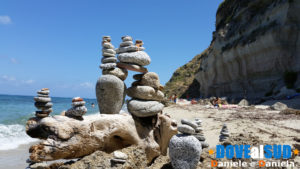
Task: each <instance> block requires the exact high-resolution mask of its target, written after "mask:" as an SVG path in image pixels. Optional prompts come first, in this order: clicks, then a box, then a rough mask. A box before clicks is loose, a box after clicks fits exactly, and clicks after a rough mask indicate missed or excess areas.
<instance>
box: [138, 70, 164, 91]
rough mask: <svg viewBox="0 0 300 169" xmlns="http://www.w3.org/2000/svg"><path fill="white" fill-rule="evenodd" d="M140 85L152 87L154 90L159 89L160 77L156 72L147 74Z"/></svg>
mask: <svg viewBox="0 0 300 169" xmlns="http://www.w3.org/2000/svg"><path fill="white" fill-rule="evenodd" d="M139 84H140V85H142V86H151V87H153V88H154V89H159V87H160V81H159V77H158V75H157V74H156V73H155V72H148V73H145V74H144V75H143V77H142V79H141V81H140V83H139Z"/></svg>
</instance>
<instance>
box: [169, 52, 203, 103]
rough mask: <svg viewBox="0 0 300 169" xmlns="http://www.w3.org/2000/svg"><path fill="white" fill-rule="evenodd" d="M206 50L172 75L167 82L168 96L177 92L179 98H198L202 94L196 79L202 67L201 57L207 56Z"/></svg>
mask: <svg viewBox="0 0 300 169" xmlns="http://www.w3.org/2000/svg"><path fill="white" fill-rule="evenodd" d="M207 51H208V50H205V51H204V52H202V53H201V54H199V55H196V56H195V57H194V58H193V59H192V60H191V61H190V62H188V63H187V64H185V65H183V66H181V67H180V68H178V69H177V70H176V71H175V72H174V73H173V75H172V77H171V79H170V80H169V81H168V82H167V83H166V85H165V89H164V93H165V95H166V96H167V97H170V96H172V95H173V94H176V95H177V97H179V98H186V97H187V96H188V97H190V98H197V97H199V96H200V93H199V88H200V86H199V83H198V82H197V80H196V79H195V73H197V72H198V70H199V68H200V63H201V59H202V58H203V57H205V56H207Z"/></svg>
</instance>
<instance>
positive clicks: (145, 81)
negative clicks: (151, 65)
mask: <svg viewBox="0 0 300 169" xmlns="http://www.w3.org/2000/svg"><path fill="white" fill-rule="evenodd" d="M133 78H134V79H135V80H136V81H135V82H133V83H132V85H131V87H130V88H128V89H127V95H128V96H130V97H132V99H131V100H130V101H129V102H128V104H127V108H128V111H129V112H130V113H131V114H133V115H135V116H137V117H150V116H154V115H156V114H158V113H160V112H162V110H163V108H164V105H163V104H162V103H161V101H162V100H163V99H164V94H163V92H162V91H161V90H159V89H161V87H160V86H161V84H160V81H159V77H158V75H157V74H156V73H154V72H148V73H145V74H136V75H134V76H133Z"/></svg>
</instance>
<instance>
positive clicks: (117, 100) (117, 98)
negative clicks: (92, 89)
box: [96, 75, 126, 114]
mask: <svg viewBox="0 0 300 169" xmlns="http://www.w3.org/2000/svg"><path fill="white" fill-rule="evenodd" d="M125 90H126V85H125V84H124V82H123V81H122V80H120V79H119V78H118V77H116V76H114V75H103V76H102V77H100V78H99V79H98V81H97V84H96V96H97V101H98V106H99V110H100V113H101V114H117V113H119V112H120V110H121V109H122V106H123V104H124V99H125V95H126V94H125Z"/></svg>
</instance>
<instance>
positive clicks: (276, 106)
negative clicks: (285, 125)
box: [270, 102, 288, 111]
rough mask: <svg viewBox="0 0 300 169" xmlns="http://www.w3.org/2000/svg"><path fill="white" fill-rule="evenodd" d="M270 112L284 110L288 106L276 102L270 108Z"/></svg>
mask: <svg viewBox="0 0 300 169" xmlns="http://www.w3.org/2000/svg"><path fill="white" fill-rule="evenodd" d="M270 108H271V109H272V110H279V111H281V110H285V109H287V108H288V106H287V105H286V104H284V103H281V102H276V103H275V104H273V105H272V106H271V107H270Z"/></svg>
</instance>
